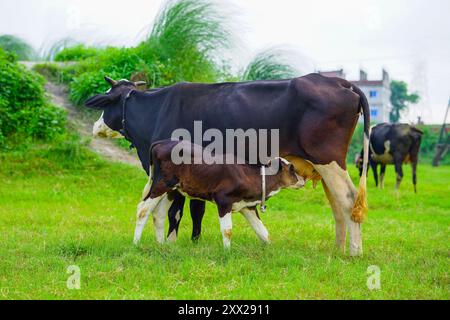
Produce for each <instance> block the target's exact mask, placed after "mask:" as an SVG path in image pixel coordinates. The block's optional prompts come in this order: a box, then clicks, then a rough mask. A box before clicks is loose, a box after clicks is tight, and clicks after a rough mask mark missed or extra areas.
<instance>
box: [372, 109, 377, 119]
mask: <svg viewBox="0 0 450 320" xmlns="http://www.w3.org/2000/svg"><path fill="white" fill-rule="evenodd" d="M370 116H371V117H374V118H376V117H378V109H370Z"/></svg>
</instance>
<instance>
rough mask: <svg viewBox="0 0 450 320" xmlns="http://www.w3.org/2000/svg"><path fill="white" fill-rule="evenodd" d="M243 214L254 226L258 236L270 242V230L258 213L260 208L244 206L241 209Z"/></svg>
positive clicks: (267, 242) (263, 240)
mask: <svg viewBox="0 0 450 320" xmlns="http://www.w3.org/2000/svg"><path fill="white" fill-rule="evenodd" d="M241 213H242V215H243V216H244V217H245V218H246V219H247V221H248V223H250V225H251V226H252V228H253V230H254V231H255V233H256V235H257V236H258V238H259V239H260V240H261V241H262V242H263V243H265V244H269V243H270V239H269V232H268V231H267V229H266V227H265V226H264V224H263V223H262V221H261V219H260V218H259V215H258V210H257V209H256V207H255V208H252V209H250V208H243V209H241Z"/></svg>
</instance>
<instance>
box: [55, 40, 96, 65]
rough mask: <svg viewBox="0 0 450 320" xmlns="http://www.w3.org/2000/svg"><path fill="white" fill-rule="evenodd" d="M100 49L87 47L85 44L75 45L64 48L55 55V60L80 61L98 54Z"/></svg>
mask: <svg viewBox="0 0 450 320" xmlns="http://www.w3.org/2000/svg"><path fill="white" fill-rule="evenodd" d="M98 51H99V49H97V48H93V47H85V46H84V45H83V44H79V45H76V46H74V47H68V48H64V49H63V50H61V51H60V52H58V53H57V54H56V55H55V59H54V60H55V61H80V60H84V59H86V58H89V57H93V56H96V55H97V54H98Z"/></svg>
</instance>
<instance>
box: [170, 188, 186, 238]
mask: <svg viewBox="0 0 450 320" xmlns="http://www.w3.org/2000/svg"><path fill="white" fill-rule="evenodd" d="M172 195H173V203H172V205H171V206H170V208H169V214H168V216H169V231H168V233H167V240H168V241H170V242H175V241H176V240H177V237H178V227H179V226H180V221H181V218H182V217H183V207H184V202H185V199H186V198H185V197H184V196H183V195H182V194H181V193H179V192H177V191H175V192H173V194H172Z"/></svg>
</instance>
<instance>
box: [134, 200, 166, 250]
mask: <svg viewBox="0 0 450 320" xmlns="http://www.w3.org/2000/svg"><path fill="white" fill-rule="evenodd" d="M163 197H167V195H162V196H160V197H157V198H154V199H150V198H148V199H147V200H145V201H141V202H140V203H139V204H138V207H137V212H136V228H135V230H134V240H133V242H134V244H138V243H139V240H141V236H142V231H143V230H144V227H145V224H146V223H147V220H148V217H149V215H150V214H151V213H152V212H153V210H155V208H156V206H157V205H158V204H159V202H160V201H161V199H162V198H163ZM163 228H164V222H163ZM163 231H164V230H163Z"/></svg>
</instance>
